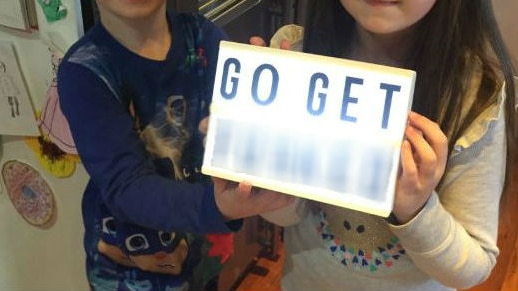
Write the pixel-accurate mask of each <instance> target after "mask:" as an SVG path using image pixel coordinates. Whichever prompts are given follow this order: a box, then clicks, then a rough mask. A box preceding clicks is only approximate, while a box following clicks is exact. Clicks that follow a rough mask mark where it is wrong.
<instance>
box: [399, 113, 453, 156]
mask: <svg viewBox="0 0 518 291" xmlns="http://www.w3.org/2000/svg"><path fill="white" fill-rule="evenodd" d="M409 123H410V125H412V126H413V127H415V128H417V129H419V130H420V131H421V132H422V133H423V136H424V138H425V139H426V140H427V141H428V143H429V144H430V146H431V147H432V148H433V150H434V152H435V153H436V155H437V157H438V158H439V163H441V164H445V163H446V159H447V157H448V138H447V137H446V135H445V134H444V132H443V131H442V130H441V128H440V127H439V125H438V124H437V123H435V122H433V121H431V120H430V119H428V118H426V117H425V116H422V115H420V114H418V113H415V112H411V113H410V115H409Z"/></svg>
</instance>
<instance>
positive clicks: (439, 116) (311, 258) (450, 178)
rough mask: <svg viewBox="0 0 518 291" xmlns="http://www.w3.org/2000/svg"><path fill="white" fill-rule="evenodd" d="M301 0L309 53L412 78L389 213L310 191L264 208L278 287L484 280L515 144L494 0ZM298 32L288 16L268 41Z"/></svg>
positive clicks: (411, 286) (461, 284)
mask: <svg viewBox="0 0 518 291" xmlns="http://www.w3.org/2000/svg"><path fill="white" fill-rule="evenodd" d="M307 11H308V13H309V15H308V16H307V17H308V18H307V22H306V26H305V28H304V31H303V35H304V36H303V43H302V44H303V50H304V51H305V52H308V53H314V54H323V55H328V56H333V57H340V58H348V59H354V60H359V61H365V62H372V63H378V64H383V65H390V66H397V67H402V68H408V69H413V70H415V71H417V81H416V88H415V94H414V103H413V112H412V113H411V114H410V115H409V124H408V127H407V129H406V132H405V140H404V141H403V144H402V148H401V168H400V174H399V176H398V182H397V187H396V197H395V203H394V208H393V212H392V215H391V216H390V217H389V218H388V219H384V218H382V217H377V216H373V215H368V214H365V213H361V212H355V211H352V210H348V209H344V208H339V207H333V206H331V205H327V204H322V203H316V202H311V201H309V200H298V201H297V203H296V204H293V205H291V206H289V207H287V208H285V209H281V210H278V211H274V212H269V213H266V214H264V217H265V218H267V219H268V220H270V221H272V222H274V223H277V224H280V225H283V226H285V229H284V239H285V250H286V262H285V267H284V277H283V279H282V288H283V290H287V291H291V290H293V291H305V290H308V291H314V290H319V291H334V290H455V289H465V288H469V287H471V286H474V285H476V284H479V283H481V282H482V281H484V280H485V279H486V278H487V277H488V276H489V274H490V273H491V270H492V269H493V267H494V265H495V263H496V258H497V256H498V252H499V250H498V247H497V229H498V227H497V226H498V211H499V201H500V196H501V193H502V189H503V187H504V180H505V172H506V157H508V156H509V155H508V154H507V153H511V146H513V144H514V143H515V139H514V138H513V136H512V133H513V130H512V126H513V125H512V122H511V121H512V118H513V116H512V115H513V112H514V102H515V101H514V100H515V97H514V93H513V92H514V87H513V83H512V73H513V71H512V66H511V64H510V61H509V57H508V56H507V54H506V51H505V48H504V46H503V44H502V40H501V38H500V34H499V32H498V28H497V26H496V23H495V19H494V15H493V10H492V7H491V1H485V0H423V1H415V0H400V1H385V0H372V1H371V0H309V3H308V7H307ZM299 31H301V28H300V27H296V26H287V27H285V28H283V29H281V31H279V32H278V34H277V35H275V36H274V38H273V40H275V41H272V43H277V46H281V47H283V48H288V47H290V46H292V47H293V46H297V45H298V44H300V42H301V41H302V38H301V37H299V38H297V37H296V36H297V35H302V33H297V32H299ZM251 43H253V44H261V40H260V39H257V38H254V39H251ZM506 139H507V143H506ZM508 160H511V159H508Z"/></svg>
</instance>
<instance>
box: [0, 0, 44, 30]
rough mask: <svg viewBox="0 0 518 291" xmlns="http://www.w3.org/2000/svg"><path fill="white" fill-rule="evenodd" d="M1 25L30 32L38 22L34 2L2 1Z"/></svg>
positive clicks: (26, 0) (0, 10)
mask: <svg viewBox="0 0 518 291" xmlns="http://www.w3.org/2000/svg"><path fill="white" fill-rule="evenodd" d="M0 25H1V26H5V27H8V28H14V29H19V30H25V31H30V30H31V29H33V28H37V26H38V20H37V17H36V11H34V1H32V0H0Z"/></svg>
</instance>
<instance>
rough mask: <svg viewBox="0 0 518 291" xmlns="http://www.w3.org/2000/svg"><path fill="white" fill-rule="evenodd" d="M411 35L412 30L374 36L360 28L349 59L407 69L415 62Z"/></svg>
mask: <svg viewBox="0 0 518 291" xmlns="http://www.w3.org/2000/svg"><path fill="white" fill-rule="evenodd" d="M411 34H412V30H408V31H402V32H398V33H393V34H390V35H382V34H374V33H371V32H368V31H366V30H364V29H362V28H360V27H358V29H357V30H356V34H355V40H354V42H353V43H352V47H351V50H350V53H349V56H348V57H349V58H351V59H354V60H358V61H363V62H369V63H376V64H380V65H386V66H395V67H407V66H408V65H409V64H410V62H412V60H413V55H412V52H411V51H410V47H411V41H410V39H411V38H412V36H411Z"/></svg>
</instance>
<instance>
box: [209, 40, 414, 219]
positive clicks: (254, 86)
mask: <svg viewBox="0 0 518 291" xmlns="http://www.w3.org/2000/svg"><path fill="white" fill-rule="evenodd" d="M415 76H416V74H415V72H414V71H411V70H405V69H400V68H394V67H387V66H380V65H375V64H370V63H363V62H357V61H351V60H346V59H339V58H331V57H325V56H320V55H313V54H307V53H301V52H294V51H287V50H279V49H273V48H267V47H258V46H253V45H247V44H241V43H234V42H226V41H224V42H221V44H220V50H219V57H218V64H217V70H216V76H215V85H214V92H213V96H212V104H211V113H210V123H209V128H208V132H207V140H206V149H205V154H204V159H203V166H202V172H203V173H204V174H207V175H211V176H216V177H221V178H224V179H228V180H233V181H238V182H240V181H248V182H250V183H251V184H252V185H254V186H257V187H261V188H266V189H272V190H276V191H279V192H283V193H287V194H291V195H295V196H299V197H302V198H306V199H311V200H316V201H320V202H324V203H329V204H333V205H337V206H341V207H347V208H351V209H355V210H359V211H364V212H368V213H372V214H375V215H380V216H388V215H389V214H390V212H391V210H392V205H393V201H394V191H395V183H396V176H397V173H398V167H399V156H400V147H401V142H402V140H403V136H404V130H405V127H406V123H407V117H408V113H409V110H410V108H411V103H412V96H413V90H414V83H415Z"/></svg>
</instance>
